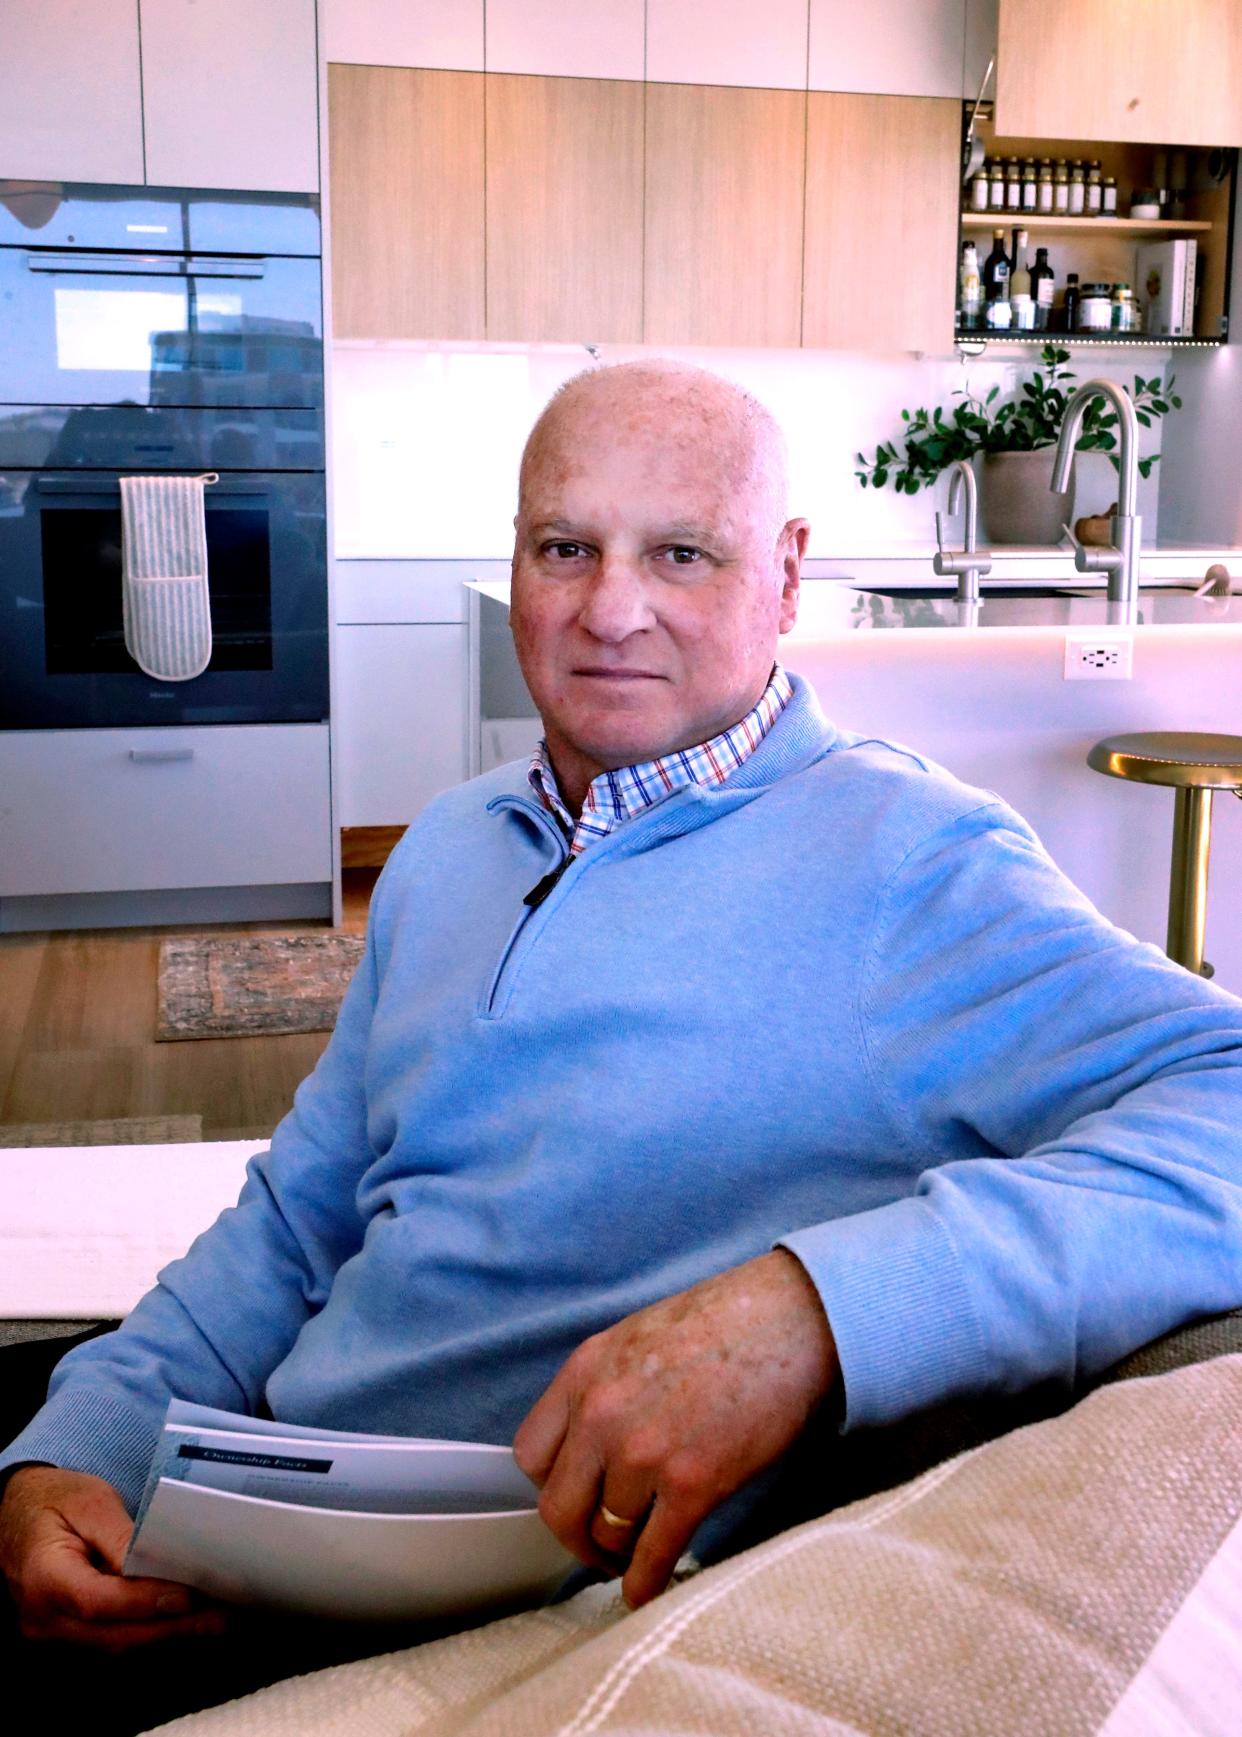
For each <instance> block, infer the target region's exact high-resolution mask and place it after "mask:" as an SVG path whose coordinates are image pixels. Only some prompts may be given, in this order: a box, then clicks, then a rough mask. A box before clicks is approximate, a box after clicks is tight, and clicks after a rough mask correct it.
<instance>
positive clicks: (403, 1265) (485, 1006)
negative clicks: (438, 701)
mask: <svg viewBox="0 0 1242 1737" xmlns="http://www.w3.org/2000/svg"><path fill="white" fill-rule="evenodd" d="M807 534H808V528H807V524H806V521H805V520H803V519H800V518H791V517H789V516H788V511H787V506H786V500H785V460H784V450H783V443H782V441H781V438H780V434H779V431H778V430H777V429H776V427H775V425H774V424H773V422H772V419H771V417H770V416H769V415H768V414H767V413H766V412H765V411H764V410H763V409H762V407H761V406H759V405H758V404H756V403H755V402H754V400H753V399H751V398H749V397H748V396H747V395H746V394H744V393H741V392H739V391H738V390H737V389H735V388H734V387H732V386H729V385H726V384H725V383H724V382H722V381H721V380H719V379H717V378H716V377H714V376H712V375H710V374H707V373H705V372H703V371H701V370H697V369H689V368H685V367H682V366H674V365H671V364H658V363H650V362H643V363H635V364H627V365H624V366H619V367H615V368H607V369H601V370H598V371H593V372H591V373H588V374H586V375H583V376H579V377H578V378H577V379H575V380H573V381H571V382H570V383H569V384H568V386H567V387H565V388H564V389H563V390H562V391H561V392H560V393H559V394H558V395H557V396H556V398H555V399H554V400H553V402H552V403H551V405H550V406H549V407H548V409H547V410H546V411H545V413H544V415H543V416H542V417H541V418H540V420H539V422H538V424H537V425H536V427H535V429H534V431H533V433H532V435H531V438H530V441H529V443H528V446H527V450H526V453H525V455H524V458H523V464H522V472H521V488H520V506H519V511H518V515H517V519H516V539H515V550H514V559H513V590H512V625H513V631H514V636H515V640H516V644H517V648H518V654H519V657H520V660H521V665H522V669H523V672H524V674H525V677H526V680H527V683H528V685H529V687H530V690H531V693H532V694H533V696H534V698H535V701H536V704H537V706H538V708H539V712H540V715H541V717H542V720H543V724H544V741H543V743H542V745H541V747H540V750H539V751H538V753H537V754H536V755H535V757H534V760H533V762H532V763H531V764H529V765H525V764H514V765H509V766H504V767H501V768H499V769H498V770H496V771H494V772H491V773H488V774H487V775H485V776H484V777H483V778H480V779H476V780H474V781H473V782H471V783H469V784H466V785H464V786H461V787H459V788H458V789H456V790H453V791H451V792H449V793H447V794H446V795H444V796H443V797H440V798H438V799H437V800H436V801H435V802H433V803H432V804H431V805H430V806H429V807H428V808H427V809H426V810H424V812H423V813H422V814H421V815H420V816H419V817H418V819H417V820H416V821H415V822H414V824H413V825H412V826H411V827H410V828H409V830H408V832H407V833H406V835H405V837H404V839H403V840H402V843H401V844H400V846H399V847H398V849H397V850H396V852H395V853H394V854H393V856H392V858H391V859H390V861H389V863H388V865H387V867H386V869H385V871H384V874H383V875H382V877H381V879H380V881H379V884H378V886H377V888H376V891H375V895H374V899H373V902H372V907H371V914H370V922H369V927H368V936H367V947H366V953H365V956H364V958H363V961H362V964H361V965H360V967H359V969H358V972H357V975H356V976H355V978H354V980H353V982H352V984H351V986H350V989H349V992H348V994H347V996H346V998H345V1002H344V1005H343V1007H342V1010H341V1014H340V1018H339V1020H338V1023H337V1026H336V1029H335V1031H334V1033H333V1036H332V1039H331V1041H330V1043H329V1045H328V1047H327V1049H326V1051H325V1053H324V1055H323V1058H322V1059H321V1061H320V1063H319V1065H318V1067H317V1068H316V1069H315V1071H314V1073H313V1074H312V1075H311V1076H310V1078H309V1079H308V1080H306V1081H305V1082H304V1083H303V1084H302V1086H301V1087H300V1088H299V1090H298V1093H297V1095H296V1099H295V1103H294V1107H293V1109H292V1110H291V1112H290V1114H289V1115H288V1116H287V1117H286V1118H285V1120H284V1121H283V1122H282V1123H281V1125H280V1127H279V1128H278V1129H277V1130H276V1133H275V1135H274V1136H273V1139H272V1144H271V1150H270V1152H267V1153H264V1154H261V1155H259V1156H258V1157H256V1158H255V1159H253V1160H252V1161H251V1163H250V1166H249V1176H248V1181H247V1184H246V1187H245V1188H244V1190H243V1192H242V1195H241V1197H240V1200H239V1202H238V1205H237V1207H236V1208H235V1209H234V1210H232V1211H230V1212H228V1213H225V1214H224V1215H222V1217H221V1218H220V1220H219V1221H218V1222H217V1223H216V1224H215V1225H214V1226H213V1227H212V1228H211V1229H209V1230H208V1231H207V1232H206V1233H205V1234H204V1235H203V1236H202V1237H201V1238H200V1239H199V1240H198V1241H197V1242H196V1243H195V1245H194V1247H193V1248H192V1250H191V1251H190V1253H189V1254H188V1255H187V1256H186V1257H185V1258H184V1259H183V1260H181V1261H178V1262H174V1263H173V1264H172V1265H171V1266H169V1267H167V1268H165V1269H164V1271H163V1272H162V1273H161V1274H160V1276H159V1283H158V1284H157V1286H156V1287H155V1289H154V1290H152V1291H151V1292H150V1293H149V1294H148V1295H147V1296H146V1297H145V1298H144V1299H143V1300H142V1301H141V1303H140V1304H139V1305H138V1307H137V1308H136V1309H135V1310H134V1312H133V1314H132V1315H131V1316H130V1317H129V1318H128V1320H127V1321H126V1322H125V1323H124V1325H123V1326H122V1327H121V1328H120V1330H119V1331H117V1332H115V1333H112V1334H107V1335H105V1336H103V1337H100V1338H97V1339H95V1340H92V1341H91V1342H90V1343H88V1344H85V1345H82V1346H80V1347H78V1348H77V1349H75V1350H73V1351H72V1352H70V1353H69V1355H68V1356H66V1357H65V1358H64V1359H63V1361H62V1362H61V1363H60V1364H59V1365H58V1366H57V1368H56V1371H55V1374H54V1377H53V1379H52V1383H51V1388H50V1393H49V1398H48V1402H47V1404H46V1405H45V1406H44V1408H43V1409H42V1410H41V1411H40V1412H39V1414H38V1415H37V1416H36V1417H35V1418H34V1419H33V1420H32V1421H31V1423H30V1424H29V1426H28V1427H27V1428H26V1429H25V1430H24V1431H23V1432H22V1434H21V1435H20V1436H19V1437H18V1439H17V1440H16V1441H15V1442H14V1443H13V1444H12V1445H11V1447H10V1448H9V1449H8V1450H7V1452H6V1454H5V1455H3V1456H0V1468H3V1467H5V1466H8V1467H12V1466H14V1465H19V1466H21V1467H22V1468H23V1469H21V1470H18V1471H17V1472H16V1473H15V1474H14V1475H13V1476H12V1479H11V1482H10V1483H9V1486H8V1490H7V1493H6V1494H5V1497H4V1501H3V1504H2V1505H0V1563H3V1566H4V1568H5V1570H6V1573H7V1574H8V1576H9V1579H10V1583H11V1585H12V1587H13V1589H14V1596H15V1599H16V1602H17V1604H18V1606H19V1608H20V1612H21V1615H22V1619H23V1621H24V1622H25V1624H26V1626H27V1630H28V1632H30V1633H38V1634H44V1635H50V1636H53V1637H72V1638H74V1639H78V1640H82V1641H88V1642H93V1643H95V1644H110V1645H114V1646H128V1645H137V1644H140V1643H142V1642H146V1641H150V1640H152V1639H154V1638H159V1637H161V1636H162V1637H168V1636H176V1635H178V1634H181V1633H183V1632H184V1631H185V1628H186V1627H188V1626H192V1625H193V1624H194V1623H195V1622H201V1621H203V1620H205V1619H204V1617H203V1614H202V1610H201V1608H200V1609H199V1610H196V1611H190V1612H187V1611H186V1609H185V1607H184V1605H183V1604H178V1603H176V1602H175V1601H176V1600H177V1599H178V1598H179V1596H180V1595H179V1594H178V1593H177V1591H176V1589H170V1588H167V1587H164V1586H162V1585H161V1584H160V1583H156V1582H143V1581H124V1580H121V1579H119V1578H118V1576H117V1572H116V1570H117V1568H118V1566H119V1563H120V1560H121V1555H122V1553H123V1548H124V1542H125V1539H126V1537H127V1535H128V1531H129V1515H130V1514H131V1513H132V1512H133V1509H134V1506H135V1504H136V1502H137V1499H138V1495H139V1492H140V1491H141V1488H142V1485H143V1481H144V1478H145V1475H146V1471H147V1466H148V1463H149V1460H150V1457H151V1452H152V1448H153V1444H154V1441H155V1438H156V1434H157V1431H158V1429H159V1426H160V1422H161V1419H162V1417H163V1413H164V1409H165V1406H166V1404H167V1401H168V1398H169V1395H170V1393H172V1392H176V1393H179V1394H181V1395H184V1396H187V1397H192V1398H194V1399H197V1400H199V1401H202V1402H204V1403H207V1404H211V1405H217V1406H223V1407H226V1408H230V1409H233V1410H242V1411H250V1412H255V1413H263V1414H270V1415H272V1416H275V1417H277V1418H279V1419H281V1420H283V1421H289V1422H296V1423H301V1424H318V1425H322V1426H327V1427H332V1428H345V1429H354V1430H359V1429H361V1430H375V1431H382V1432H393V1433H409V1434H418V1435H423V1436H442V1437H446V1438H463V1437H464V1438H470V1439H476V1440H483V1441H493V1442H498V1443H507V1442H512V1443H513V1445H514V1449H515V1452H516V1455H517V1459H518V1462H519V1464H520V1465H521V1466H522V1467H523V1469H524V1470H525V1471H527V1473H528V1474H529V1475H530V1476H531V1478H532V1479H533V1480H534V1481H535V1482H536V1483H537V1484H538V1485H539V1486H540V1488H541V1491H542V1496H541V1511H542V1512H543V1514H544V1516H545V1518H546V1519H547V1521H548V1524H549V1525H550V1526H551V1527H552V1528H553V1530H554V1531H556V1532H557V1534H558V1535H559V1536H560V1537H561V1538H562V1539H563V1540H564V1541H565V1542H566V1543H567V1544H568V1545H569V1546H570V1547H571V1548H572V1549H573V1550H574V1551H575V1552H576V1553H577V1554H578V1555H579V1556H580V1558H581V1559H582V1560H583V1562H584V1563H586V1564H588V1565H589V1566H592V1567H594V1568H597V1569H600V1570H602V1571H605V1572H610V1573H622V1574H623V1577H624V1578H623V1589H624V1593H625V1596H626V1598H627V1599H628V1601H629V1602H630V1603H631V1604H633V1605H639V1604H641V1603H643V1602H644V1601H645V1600H648V1599H650V1598H652V1597H653V1596H655V1595H656V1594H657V1593H658V1592H659V1591H660V1590H661V1589H662V1588H663V1587H664V1586H665V1585H666V1584H667V1582H668V1580H669V1577H670V1574H671V1573H672V1571H673V1568H674V1565H675V1564H676V1562H677V1561H678V1559H679V1557H680V1556H681V1555H682V1553H683V1552H684V1551H685V1550H686V1549H687V1547H692V1548H693V1550H694V1552H695V1553H696V1554H697V1555H699V1556H700V1557H705V1556H710V1555H711V1554H713V1553H715V1554H719V1553H720V1552H722V1551H724V1550H727V1549H728V1548H729V1547H730V1540H731V1539H733V1538H735V1537H737V1536H739V1535H740V1534H739V1532H738V1527H739V1526H741V1525H742V1523H743V1522H744V1521H745V1520H746V1518H747V1516H748V1515H750V1514H751V1513H752V1512H753V1511H754V1509H755V1506H756V1503H757V1502H758V1500H759V1499H760V1497H761V1496H762V1494H763V1493H764V1492H767V1491H770V1490H771V1489H772V1488H775V1487H777V1486H779V1484H780V1482H781V1479H782V1478H783V1477H786V1476H787V1475H789V1468H790V1467H791V1466H792V1465H793V1464H794V1463H795V1462H796V1463H797V1464H798V1466H799V1467H800V1475H801V1476H802V1477H803V1478H806V1477H807V1475H808V1466H809V1467H810V1482H811V1484H812V1486H815V1485H816V1476H815V1471H814V1467H815V1465H816V1463H817V1462H816V1459H815V1455H814V1453H810V1454H808V1452H807V1451H806V1449H807V1444H808V1443H811V1444H814V1443H815V1442H816V1441H817V1440H819V1441H822V1440H824V1439H825V1432H829V1433H834V1432H837V1431H839V1430H842V1429H845V1430H853V1429H858V1428H864V1427H868V1426H870V1427H874V1426H877V1425H883V1424H887V1423H891V1422H893V1421H895V1420H897V1419H900V1418H902V1417H904V1416H906V1415H908V1414H909V1413H911V1412H913V1411H916V1410H918V1409H919V1408H921V1407H926V1406H929V1405H932V1404H935V1403H937V1402H940V1401H944V1400H949V1399H953V1398H956V1397H961V1396H966V1395H971V1394H980V1393H988V1392H993V1393H995V1392H1008V1391H1013V1390H1016V1389H1020V1388H1023V1387H1026V1386H1029V1385H1031V1384H1033V1383H1036V1382H1043V1381H1052V1382H1054V1383H1059V1384H1061V1385H1062V1386H1063V1387H1064V1388H1066V1389H1067V1390H1068V1388H1069V1387H1070V1385H1071V1384H1072V1383H1074V1382H1075V1381H1076V1380H1079V1379H1081V1377H1082V1376H1083V1375H1084V1374H1090V1373H1091V1372H1093V1371H1100V1370H1103V1369H1104V1368H1106V1367H1107V1366H1108V1365H1110V1364H1111V1363H1113V1362H1114V1361H1116V1359H1117V1358H1119V1357H1120V1356H1122V1355H1123V1354H1124V1353H1125V1352H1127V1351H1129V1350H1131V1349H1133V1348H1134V1347H1135V1346H1137V1345H1140V1344H1143V1343H1145V1342H1147V1341H1148V1340H1150V1339H1152V1338H1154V1337H1156V1336H1157V1335H1158V1334H1160V1333H1162V1332H1165V1331H1166V1330H1168V1329H1169V1328H1171V1327H1173V1326H1176V1325H1178V1324H1179V1323H1181V1322H1183V1321H1186V1320H1189V1319H1191V1318H1194V1317H1195V1316H1198V1315H1205V1314H1210V1313H1213V1312H1218V1311H1221V1310H1225V1309H1228V1308H1232V1307H1234V1306H1236V1305H1237V1304H1238V1302H1239V1300H1240V1299H1242V1234H1240V1233H1242V1140H1240V1136H1239V1132H1238V1130H1239V1127H1240V1126H1242V1118H1240V1117H1239V1115H1238V1105H1239V1081H1240V1079H1242V1072H1240V1061H1239V1058H1240V1057H1242V1004H1240V1003H1239V1002H1238V1001H1237V1000H1235V999H1234V998H1233V997H1232V996H1230V995H1227V994H1226V993H1224V992H1223V991H1221V990H1219V989H1217V988H1214V987H1213V986H1212V985H1211V984H1209V983H1205V982H1203V981H1201V980H1198V979H1196V978H1193V977H1191V976H1190V975H1189V974H1188V973H1186V972H1185V971H1182V970H1181V969H1180V968H1178V967H1176V966H1174V965H1172V964H1170V962H1169V961H1168V960H1167V959H1166V958H1165V957H1164V956H1163V955H1162V954H1160V953H1159V952H1158V951H1157V950H1156V949H1155V948H1153V947H1150V946H1145V945H1141V944H1139V943H1138V942H1136V941H1135V940H1134V939H1133V938H1132V937H1131V936H1129V935H1126V934H1124V933H1122V932H1121V931H1119V930H1116V929H1114V928H1113V927H1112V926H1111V925H1110V924H1108V923H1107V922H1106V921H1105V920H1104V919H1103V918H1102V917H1101V916H1100V915H1099V913H1098V912H1096V911H1095V910H1094V908H1093V907H1092V906H1091V905H1090V904H1089V903H1088V901H1087V900H1086V899H1085V898H1083V896H1082V895H1081V894H1080V893H1079V892H1078V891H1077V890H1076V889H1075V888H1074V887H1073V886H1071V885H1070V884H1069V883H1068V882H1067V881H1066V880H1065V879H1064V878H1063V877H1062V876H1061V875H1060V874H1059V872H1058V871H1057V870H1056V868H1055V867H1054V865H1053V864H1052V863H1051V862H1050V861H1049V860H1048V858H1047V856H1046V855H1045V854H1044V852H1043V851H1042V850H1041V848H1040V846H1039V844H1038V841H1037V840H1036V839H1035V838H1034V836H1033V835H1032V833H1031V832H1030V830H1029V828H1027V827H1026V826H1025V825H1024V823H1023V822H1022V821H1021V820H1020V819H1019V818H1018V817H1017V816H1016V815H1014V814H1013V813H1012V812H1011V811H1010V810H1009V809H1008V808H1007V807H1006V806H1005V805H1004V804H1003V803H1001V802H1000V801H999V800H998V799H996V798H995V797H994V796H992V795H991V794H990V793H988V792H985V791H979V790H972V789H969V788H967V787H965V786H963V785H961V784H959V783H958V782H957V781H956V780H954V779H953V778H952V777H950V776H949V775H948V774H947V773H946V772H944V771H943V770H941V769H940V768H938V767H935V766H934V765H932V764H931V763H929V762H926V761H924V760H922V759H920V758H918V757H916V756H915V755H914V754H912V753H911V752H910V751H909V750H907V749H904V748H900V747H894V746H892V745H890V744H886V743H883V742H877V741H874V740H870V739H864V738H860V737H858V736H855V735H851V734H850V733H849V732H848V731H847V730H845V729H843V728H839V727H836V726H834V725H832V724H830V723H829V722H828V721H827V720H826V719H825V718H824V716H823V714H822V713H821V711H820V709H819V706H818V704H817V702H816V699H815V696H814V695H813V693H812V692H811V691H810V689H809V688H808V687H807V685H806V683H805V682H803V681H801V680H800V679H799V678H798V677H797V676H790V675H788V674H787V673H786V672H785V671H784V669H783V668H782V667H781V665H780V664H779V662H778V661H777V657H776V652H777V647H778V643H779V639H780V636H781V635H782V634H783V633H785V632H787V631H788V630H789V628H790V627H791V626H792V625H793V623H794V620H795V616H796V611H797V602H798V584H799V574H800V567H801V562H802V557H803V554H804V551H805V548H806V541H807ZM1119 1250H1124V1258H1123V1259H1119V1258H1118V1254H1119ZM795 1445H796V1446H797V1449H798V1452H797V1454H796V1455H794V1454H791V1451H790V1450H791V1449H793V1448H794V1447H795ZM809 1499H810V1500H811V1501H812V1502H813V1503H814V1504H816V1505H818V1507H820V1508H824V1507H828V1506H830V1505H831V1504H832V1500H833V1491H832V1489H831V1487H825V1485H824V1483H823V1481H822V1479H821V1480H820V1481H819V1485H818V1487H812V1489H811V1490H810V1493H809ZM161 1595H164V1596H167V1597H169V1598H172V1599H173V1600H174V1604H173V1607H172V1609H171V1611H170V1612H169V1613H165V1612H164V1611H162V1610H161V1608H160V1605H159V1598H160V1596H161ZM207 1616H208V1618H209V1619H210V1620H211V1621H217V1620H219V1621H223V1617H222V1616H221V1614H220V1612H219V1611H218V1610H215V1609H209V1610H208V1613H207Z"/></svg>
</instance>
